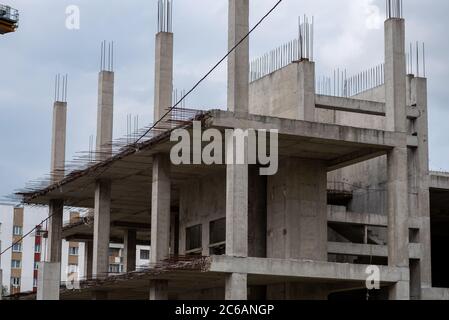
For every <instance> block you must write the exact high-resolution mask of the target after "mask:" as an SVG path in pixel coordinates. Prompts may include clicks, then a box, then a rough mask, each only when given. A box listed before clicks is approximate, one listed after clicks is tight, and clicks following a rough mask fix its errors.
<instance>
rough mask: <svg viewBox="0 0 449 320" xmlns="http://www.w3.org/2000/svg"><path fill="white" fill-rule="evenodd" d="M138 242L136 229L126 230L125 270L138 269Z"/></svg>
mask: <svg viewBox="0 0 449 320" xmlns="http://www.w3.org/2000/svg"><path fill="white" fill-rule="evenodd" d="M136 243H137V233H136V230H125V236H124V247H125V250H124V256H125V257H124V258H125V259H124V260H125V272H131V271H135V270H136Z"/></svg>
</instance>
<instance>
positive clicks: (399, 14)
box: [386, 0, 404, 19]
mask: <svg viewBox="0 0 449 320" xmlns="http://www.w3.org/2000/svg"><path fill="white" fill-rule="evenodd" d="M403 12H404V11H403V3H402V0H386V15H387V19H394V18H399V19H402V18H403V17H404V14H403Z"/></svg>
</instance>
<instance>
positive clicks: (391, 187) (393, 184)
mask: <svg viewBox="0 0 449 320" xmlns="http://www.w3.org/2000/svg"><path fill="white" fill-rule="evenodd" d="M387 169H388V182H387V195H388V196H387V197H388V264H389V265H390V266H394V267H404V268H409V251H408V250H409V249H408V245H409V239H408V238H409V217H408V197H407V194H408V179H407V148H406V147H396V148H394V149H393V150H392V151H390V152H389V153H388V155H387ZM409 291H410V287H409V282H408V281H407V285H404V283H403V282H401V283H398V284H397V285H395V286H393V287H392V289H391V290H390V298H391V299H392V300H399V299H404V298H406V299H409V298H410V293H409Z"/></svg>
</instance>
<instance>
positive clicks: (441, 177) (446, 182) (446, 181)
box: [430, 172, 449, 190]
mask: <svg viewBox="0 0 449 320" xmlns="http://www.w3.org/2000/svg"><path fill="white" fill-rule="evenodd" d="M430 188H432V189H439V190H449V173H446V174H444V173H438V172H431V173H430Z"/></svg>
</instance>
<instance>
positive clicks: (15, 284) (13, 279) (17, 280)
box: [11, 277, 20, 288]
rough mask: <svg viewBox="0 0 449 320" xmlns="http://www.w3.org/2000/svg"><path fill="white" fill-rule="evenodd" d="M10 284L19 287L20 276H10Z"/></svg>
mask: <svg viewBox="0 0 449 320" xmlns="http://www.w3.org/2000/svg"><path fill="white" fill-rule="evenodd" d="M11 286H13V287H15V288H17V287H20V278H17V277H12V278H11Z"/></svg>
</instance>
